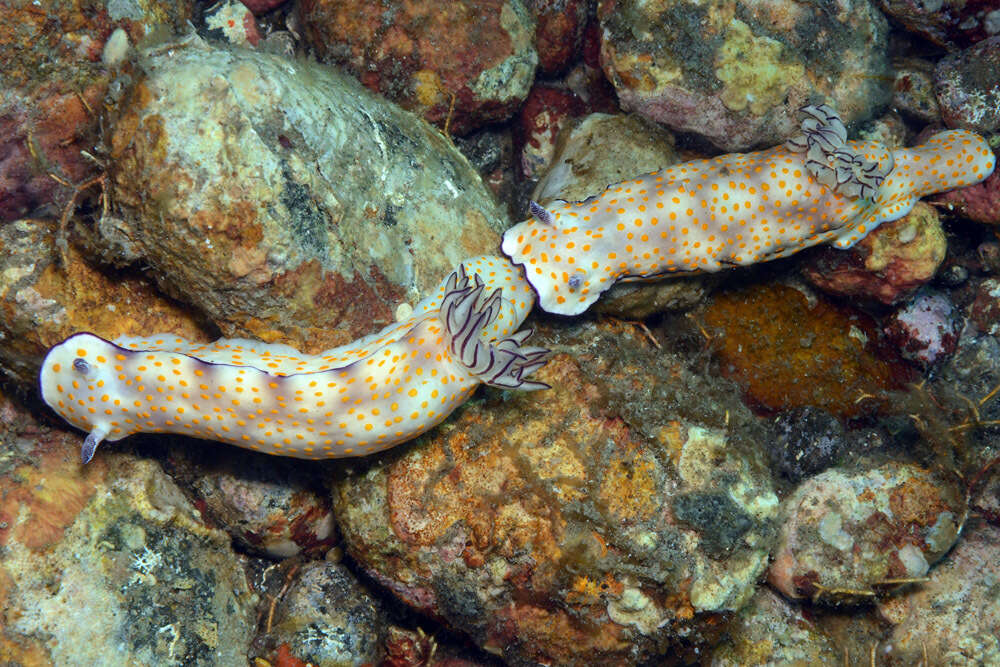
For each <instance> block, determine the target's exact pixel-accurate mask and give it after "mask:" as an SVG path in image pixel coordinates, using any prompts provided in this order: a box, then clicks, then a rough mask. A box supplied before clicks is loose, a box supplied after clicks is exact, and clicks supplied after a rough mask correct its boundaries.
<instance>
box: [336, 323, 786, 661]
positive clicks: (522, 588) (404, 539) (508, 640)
mask: <svg viewBox="0 0 1000 667" xmlns="http://www.w3.org/2000/svg"><path fill="white" fill-rule="evenodd" d="M535 336H536V340H537V341H538V342H539V343H540V344H545V345H547V346H548V347H551V348H553V349H554V350H556V356H555V357H554V358H553V359H552V360H551V361H550V362H549V363H548V365H547V366H545V367H544V368H543V369H542V370H540V371H539V372H538V377H539V379H541V380H544V381H547V382H549V383H551V384H552V385H553V388H552V389H550V390H546V391H544V392H536V393H532V394H517V395H514V394H510V395H506V394H501V393H498V392H492V391H491V392H488V393H487V394H486V395H485V396H484V398H483V400H481V401H473V402H472V403H469V404H466V406H465V407H463V408H462V409H460V410H459V411H458V412H457V413H456V415H454V416H453V419H452V420H450V421H448V422H447V423H446V424H445V425H443V426H442V427H440V428H438V429H437V430H435V431H433V432H431V433H430V434H428V435H427V436H423V437H422V438H421V439H418V440H417V441H415V442H413V443H411V444H410V445H408V446H407V447H405V448H403V449H399V450H396V451H395V452H393V453H391V454H389V455H388V456H385V457H382V458H381V459H379V460H376V461H369V462H366V463H361V464H359V465H358V466H356V472H354V474H351V475H348V476H347V477H346V478H345V479H344V480H342V481H340V482H338V483H337V485H336V488H335V491H334V505H335V510H336V513H337V517H338V521H339V525H340V526H341V529H342V530H343V532H344V539H345V542H346V544H347V549H348V552H349V553H350V554H351V555H352V556H353V557H354V559H355V560H356V561H357V562H358V563H359V564H360V565H361V566H362V567H363V568H364V569H365V571H366V572H368V573H369V574H370V575H371V576H373V577H374V578H375V579H376V580H377V581H379V582H380V583H381V584H382V585H383V586H385V587H386V588H387V589H388V590H391V591H392V592H393V593H395V595H397V596H398V597H399V598H401V599H402V600H404V601H406V602H407V603H408V604H410V605H412V606H413V607H415V608H417V609H419V610H422V611H424V612H427V613H431V614H434V615H436V616H438V617H441V618H443V619H444V620H445V621H446V623H447V624H448V625H450V626H452V627H454V628H457V629H460V630H462V631H463V632H465V633H468V634H469V635H470V636H471V637H473V639H474V640H475V641H476V643H477V644H479V645H480V646H482V647H484V648H486V649H487V650H489V651H493V652H498V653H502V654H503V655H504V657H505V658H506V659H507V660H509V661H511V662H513V663H515V664H524V663H527V662H544V663H549V664H560V665H588V664H593V663H594V661H599V662H604V663H607V664H619V663H634V662H637V661H638V662H642V661H643V660H644V659H646V660H649V659H653V658H654V656H657V655H659V654H661V653H662V652H664V651H666V650H670V651H671V652H672V655H675V656H677V655H685V653H683V651H684V650H685V647H691V646H698V645H701V644H703V643H704V642H705V641H706V640H709V639H710V638H711V636H712V635H713V634H714V633H715V631H716V630H717V629H718V628H719V626H718V625H717V624H718V622H719V621H720V620H721V617H722V615H725V614H726V613H728V612H730V611H733V610H736V609H738V608H740V607H741V606H742V605H743V604H745V603H746V601H747V600H748V599H749V598H750V596H751V595H752V593H753V590H754V589H755V587H756V580H757V577H758V576H759V573H760V572H761V571H762V569H763V568H764V567H765V565H766V560H767V552H768V547H769V545H770V538H771V535H772V533H771V528H770V526H771V520H772V518H773V517H774V515H775V512H776V510H777V506H776V504H777V498H776V496H775V495H774V494H773V492H772V491H771V489H770V482H769V477H768V474H767V472H766V465H765V464H764V463H763V460H762V459H763V457H762V456H761V454H760V452H759V449H758V444H757V442H758V440H759V439H760V438H761V437H762V431H761V430H759V429H758V427H757V426H756V425H755V424H756V422H755V420H754V419H753V418H752V417H751V416H750V415H749V413H748V412H747V410H746V408H745V407H743V406H742V405H741V404H739V403H738V402H737V401H736V400H735V396H734V393H733V389H734V388H733V387H732V385H731V384H730V383H728V382H726V381H722V380H718V379H714V380H713V379H707V378H704V377H702V376H700V375H697V374H695V373H694V372H693V370H692V368H691V367H690V366H689V363H690V362H689V361H687V360H686V356H687V355H685V354H684V353H682V352H671V351H670V350H669V349H667V350H663V351H660V350H656V349H655V348H653V347H652V345H650V344H649V343H648V342H647V341H646V340H645V338H644V337H642V334H641V333H639V332H637V331H635V330H633V329H631V328H630V327H628V326H624V327H623V326H621V325H613V324H610V323H607V324H600V323H595V324H588V323H577V324H574V325H571V326H569V327H567V328H560V329H555V330H554V329H552V328H550V327H542V330H541V331H536V333H535ZM687 655H689V657H692V656H693V655H694V654H693V653H690V654H687Z"/></svg>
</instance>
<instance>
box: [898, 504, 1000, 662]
mask: <svg viewBox="0 0 1000 667" xmlns="http://www.w3.org/2000/svg"><path fill="white" fill-rule="evenodd" d="M929 576H930V581H928V582H927V583H925V584H923V585H922V586H921V587H920V588H919V589H918V590H916V591H913V592H912V593H910V594H909V595H906V596H904V597H902V598H900V600H899V601H898V602H897V603H896V604H895V608H894V609H892V610H891V612H890V615H891V618H893V619H894V620H895V621H896V622H895V627H894V628H893V630H892V634H891V636H890V638H889V642H890V645H891V647H892V653H891V655H890V659H889V660H888V661H887V663H886V664H889V665H912V664H916V663H918V662H920V661H921V660H922V659H923V656H925V655H926V656H927V660H928V661H929V664H933V665H954V666H956V667H957V666H959V665H970V666H971V665H994V664H998V663H1000V595H997V591H998V587H1000V528H998V527H997V526H995V525H989V524H987V523H986V522H983V521H970V523H969V525H968V526H967V529H966V531H965V533H964V534H963V536H962V539H961V540H959V542H958V544H957V545H956V546H955V548H954V549H953V550H952V552H951V553H950V554H948V558H947V560H945V561H944V562H943V563H941V565H939V566H938V567H936V568H934V569H933V570H932V571H931V572H930V575H929Z"/></svg>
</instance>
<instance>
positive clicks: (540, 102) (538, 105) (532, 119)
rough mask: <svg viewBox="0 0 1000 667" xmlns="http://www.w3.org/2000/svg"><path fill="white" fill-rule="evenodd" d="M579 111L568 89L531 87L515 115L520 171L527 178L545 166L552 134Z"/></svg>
mask: <svg viewBox="0 0 1000 667" xmlns="http://www.w3.org/2000/svg"><path fill="white" fill-rule="evenodd" d="M581 111H582V104H581V102H580V100H579V99H578V98H577V97H576V96H575V95H574V94H573V93H571V92H570V91H568V90H560V89H558V88H552V87H550V86H535V87H534V88H532V89H531V94H529V95H528V100H527V102H525V103H524V107H523V108H522V109H521V112H520V114H519V116H518V121H519V125H520V130H521V137H522V143H523V148H522V149H521V173H522V174H524V175H525V176H526V177H528V178H538V176H539V175H540V174H542V173H544V172H545V170H546V169H548V167H549V165H550V163H551V162H552V158H553V156H554V154H555V151H556V137H557V136H558V135H559V131H560V130H561V129H562V128H564V127H566V126H567V125H568V124H569V123H570V122H571V121H572V119H573V118H574V117H576V116H579V115H580V113H581Z"/></svg>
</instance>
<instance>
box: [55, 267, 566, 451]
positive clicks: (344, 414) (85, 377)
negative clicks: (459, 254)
mask: <svg viewBox="0 0 1000 667" xmlns="http://www.w3.org/2000/svg"><path fill="white" fill-rule="evenodd" d="M533 304H534V296H533V291H532V290H531V288H530V286H528V285H527V283H525V282H524V279H523V278H522V276H521V272H520V270H519V269H518V268H517V267H515V266H512V265H511V264H510V263H509V262H508V261H506V260H504V259H501V258H497V257H477V258H474V259H471V260H467V261H466V262H463V264H462V266H461V267H460V268H459V270H458V271H455V272H454V273H452V274H450V275H449V276H448V278H447V279H446V280H445V281H443V282H442V283H441V285H440V286H439V288H438V289H437V290H436V291H435V292H434V293H433V294H432V295H431V296H429V297H428V298H427V299H425V300H424V301H422V302H420V303H419V304H417V306H416V307H415V308H414V313H413V315H412V316H411V317H410V318H409V319H407V320H406V321H404V322H399V323H395V324H392V325H390V326H388V327H386V328H385V329H383V330H382V331H380V332H378V333H376V334H372V335H370V336H366V337H365V338H362V339H361V340H358V341H355V342H353V343H351V344H349V345H345V346H342V347H339V348H335V349H332V350H327V351H325V352H322V353H320V354H318V355H304V354H301V353H299V352H298V351H297V350H295V349H293V348H291V347H288V346H286V345H272V344H267V343H262V342H259V341H250V340H244V339H222V340H219V341H216V342H215V343H207V344H198V343H191V342H189V341H186V340H184V339H182V338H178V337H176V336H174V335H172V334H162V335H157V336H151V337H148V338H130V337H122V338H118V339H116V340H115V341H114V342H111V341H107V340H104V339H103V338H100V337H98V336H95V335H93V334H90V333H80V334H75V335H73V336H70V337H69V338H67V339H66V340H65V341H63V342H62V343H60V344H59V345H56V346H55V347H53V348H52V349H51V350H50V351H49V353H48V355H47V356H46V357H45V360H44V362H43V364H42V370H41V374H40V384H41V391H42V398H43V399H44V400H45V402H46V403H48V404H49V406H51V407H52V409H54V410H55V411H56V412H57V413H59V415H60V416H62V417H63V418H64V419H66V420H67V421H69V422H70V423H72V424H73V425H75V426H77V427H78V428H81V429H83V430H85V431H88V432H89V435H88V436H87V438H86V440H85V442H84V445H83V451H82V458H83V461H84V462H85V463H86V462H87V461H89V460H90V458H91V457H92V456H93V454H94V450H95V448H96V447H97V445H98V444H99V443H100V442H101V441H102V440H110V441H114V440H120V439H122V438H125V437H127V436H129V435H131V434H133V433H138V432H142V431H145V432H153V433H160V432H169V433H181V434H184V435H190V436H194V437H198V438H207V439H212V440H220V441H223V442H228V443H231V444H234V445H239V446H241V447H247V448H249V449H255V450H259V451H263V452H266V453H269V454H278V455H282V456H295V457H299V458H308V459H321V458H332V457H343V456H361V455H365V454H370V453H372V452H376V451H380V450H382V449H386V448H387V447H391V446H393V445H396V444H399V443H401V442H404V441H406V440H409V439H410V438H413V437H415V436H417V435H419V434H420V433H423V432H424V431H426V430H427V429H429V428H431V427H433V426H435V425H436V424H438V423H440V422H441V421H442V420H443V419H444V418H445V417H447V416H448V415H449V414H450V413H451V412H452V411H453V410H454V409H455V408H456V407H457V406H459V405H460V404H461V403H462V402H463V401H464V400H465V399H466V398H467V397H468V396H469V394H470V393H472V391H473V390H474V389H475V388H476V387H477V386H478V385H479V384H480V383H486V384H489V385H493V386H499V387H506V388H518V389H527V390H531V389H540V388H544V387H546V386H547V385H545V384H542V383H539V382H533V381H531V380H528V379H527V377H528V376H529V375H530V374H531V373H532V372H534V371H535V370H537V369H538V368H539V367H541V366H542V365H543V364H544V363H545V356H546V354H547V351H546V350H543V349H540V348H532V347H526V346H524V345H523V343H524V341H525V339H526V338H527V337H528V336H529V335H530V333H531V332H530V330H525V331H520V332H518V331H517V328H518V327H519V326H520V325H521V322H522V321H523V320H524V318H525V316H526V315H527V313H528V311H530V310H531V307H532V306H533Z"/></svg>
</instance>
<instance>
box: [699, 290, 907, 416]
mask: <svg viewBox="0 0 1000 667" xmlns="http://www.w3.org/2000/svg"><path fill="white" fill-rule="evenodd" d="M700 319H701V321H702V322H703V323H704V327H705V335H706V336H707V337H708V338H709V344H710V345H711V347H712V348H713V349H714V350H715V352H716V354H717V355H718V358H719V361H720V369H721V371H722V373H723V374H724V375H726V376H727V377H730V378H732V379H734V380H736V381H737V382H738V383H739V384H740V385H741V386H742V387H743V388H744V391H745V392H746V396H747V400H748V402H749V403H750V404H751V405H752V406H754V407H756V408H758V409H760V410H762V411H764V412H780V411H782V410H789V409H792V408H801V407H804V406H813V407H816V408H821V409H823V410H826V411H827V412H829V413H831V414H833V415H835V416H837V417H841V418H845V417H846V418H850V417H857V416H860V415H864V414H868V413H870V412H871V411H875V410H880V409H881V410H884V409H886V407H888V406H887V397H886V392H888V391H890V390H893V389H899V388H901V382H900V378H905V377H906V371H905V369H904V368H902V364H900V363H893V362H890V361H888V360H886V359H884V358H883V356H882V355H881V354H879V350H878V347H877V346H876V344H875V342H876V341H877V339H878V338H877V334H878V330H877V329H876V327H875V323H874V322H873V321H872V320H871V318H870V317H868V316H867V315H865V314H864V313H862V312H861V311H859V310H856V309H853V308H850V307H849V306H847V305H843V304H835V303H833V302H831V301H829V300H827V299H823V298H819V297H818V296H816V295H815V294H813V293H811V292H808V291H807V290H802V291H800V290H797V289H794V288H792V287H788V286H785V285H778V284H766V283H765V284H757V285H751V286H749V287H746V288H743V289H731V290H728V291H725V292H718V293H716V294H714V295H713V297H712V300H711V301H710V302H709V303H708V304H707V305H706V307H705V309H704V310H703V311H702V313H701V315H700ZM865 396H867V397H868V399H869V400H864V401H859V400H858V399H859V398H861V397H865Z"/></svg>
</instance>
